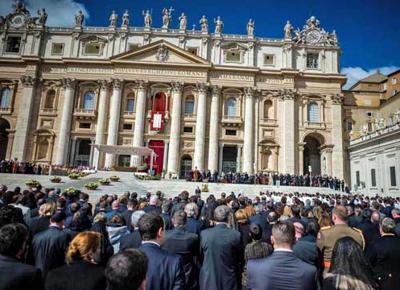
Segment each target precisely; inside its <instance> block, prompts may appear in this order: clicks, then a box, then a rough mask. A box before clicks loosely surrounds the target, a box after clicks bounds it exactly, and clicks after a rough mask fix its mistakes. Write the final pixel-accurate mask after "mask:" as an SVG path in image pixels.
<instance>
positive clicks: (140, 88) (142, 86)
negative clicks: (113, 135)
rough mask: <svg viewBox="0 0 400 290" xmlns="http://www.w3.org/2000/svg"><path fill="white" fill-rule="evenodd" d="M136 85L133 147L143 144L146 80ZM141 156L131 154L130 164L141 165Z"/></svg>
mask: <svg viewBox="0 0 400 290" xmlns="http://www.w3.org/2000/svg"><path fill="white" fill-rule="evenodd" d="M136 85H137V101H136V112H135V129H134V131H133V140H132V145H133V146H134V147H140V146H143V135H144V124H145V123H144V121H145V117H146V92H147V85H148V83H147V82H144V81H138V82H137V83H136ZM141 159H142V157H141V156H137V155H134V156H131V164H130V166H131V167H133V166H138V165H141Z"/></svg>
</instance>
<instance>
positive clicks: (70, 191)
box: [65, 187, 77, 194]
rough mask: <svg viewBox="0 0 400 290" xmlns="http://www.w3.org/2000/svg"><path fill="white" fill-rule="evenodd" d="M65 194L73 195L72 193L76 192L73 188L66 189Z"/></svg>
mask: <svg viewBox="0 0 400 290" xmlns="http://www.w3.org/2000/svg"><path fill="white" fill-rule="evenodd" d="M65 192H66V193H68V194H74V193H76V192H77V190H76V188H75V187H68V188H67V189H66V190H65Z"/></svg>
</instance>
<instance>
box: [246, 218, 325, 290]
mask: <svg viewBox="0 0 400 290" xmlns="http://www.w3.org/2000/svg"><path fill="white" fill-rule="evenodd" d="M271 239H272V243H273V245H274V252H273V254H272V255H271V256H269V257H268V258H263V259H256V260H249V261H248V263H247V279H248V280H247V286H248V287H249V288H250V289H254V290H267V289H274V290H286V289H291V290H311V289H317V279H316V277H317V269H316V268H315V267H314V266H311V265H310V264H307V263H305V262H303V261H301V260H300V259H299V258H297V257H296V255H295V254H294V253H293V251H292V247H293V244H294V242H295V230H294V226H293V225H292V224H291V223H289V222H278V223H276V224H275V225H274V226H273V227H272V238H271Z"/></svg>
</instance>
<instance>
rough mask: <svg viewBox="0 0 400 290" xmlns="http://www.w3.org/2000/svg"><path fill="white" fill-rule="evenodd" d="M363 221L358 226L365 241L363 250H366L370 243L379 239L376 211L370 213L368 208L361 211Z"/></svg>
mask: <svg viewBox="0 0 400 290" xmlns="http://www.w3.org/2000/svg"><path fill="white" fill-rule="evenodd" d="M363 218H364V220H363V221H362V222H361V223H360V224H359V225H358V228H359V229H360V230H361V231H362V233H363V235H364V239H365V248H368V247H369V246H370V245H371V244H372V242H373V241H374V240H375V239H377V238H379V236H380V233H379V221H380V215H379V212H377V211H371V210H370V209H369V208H366V209H364V211H363Z"/></svg>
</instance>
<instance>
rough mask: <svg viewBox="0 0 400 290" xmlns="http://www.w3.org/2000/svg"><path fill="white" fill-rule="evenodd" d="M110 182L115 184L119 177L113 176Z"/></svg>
mask: <svg viewBox="0 0 400 290" xmlns="http://www.w3.org/2000/svg"><path fill="white" fill-rule="evenodd" d="M110 180H111V181H112V182H117V181H119V180H120V178H119V176H116V175H113V176H111V177H110Z"/></svg>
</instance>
